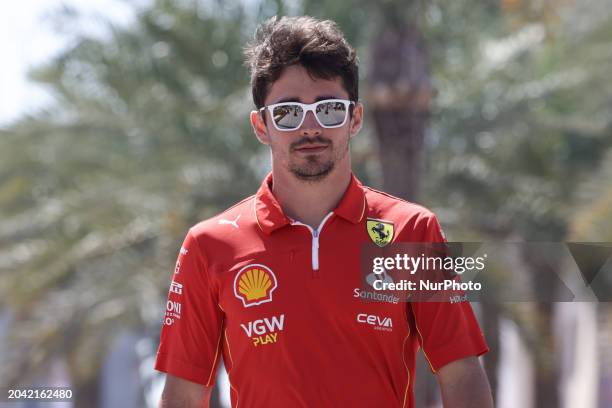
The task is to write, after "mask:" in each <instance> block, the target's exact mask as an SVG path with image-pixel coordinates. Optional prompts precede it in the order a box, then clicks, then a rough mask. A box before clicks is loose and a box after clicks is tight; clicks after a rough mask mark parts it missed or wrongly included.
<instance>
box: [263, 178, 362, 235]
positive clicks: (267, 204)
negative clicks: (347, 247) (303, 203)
mask: <svg viewBox="0 0 612 408" xmlns="http://www.w3.org/2000/svg"><path fill="white" fill-rule="evenodd" d="M334 213H335V214H336V215H338V216H339V217H342V218H344V219H345V220H347V221H349V222H352V223H353V224H356V223H358V222H359V221H361V219H362V218H363V215H364V213H365V191H364V189H363V186H362V184H361V182H360V181H359V180H358V179H357V177H355V175H353V174H351V181H350V183H349V186H348V187H347V189H346V191H345V192H344V195H343V196H342V200H340V204H338V207H337V208H336V209H335V210H334ZM255 217H256V218H257V224H258V225H259V227H260V228H261V229H262V231H263V232H265V233H266V234H271V233H272V232H273V231H274V230H277V229H279V228H281V227H284V226H285V225H288V224H290V223H291V220H290V219H289V217H287V216H286V215H285V213H284V212H283V209H282V208H281V206H280V204H279V203H278V201H277V200H276V197H274V193H272V173H270V174H268V175H267V176H266V178H265V179H264V181H263V183H261V187H259V190H258V191H257V194H255Z"/></svg>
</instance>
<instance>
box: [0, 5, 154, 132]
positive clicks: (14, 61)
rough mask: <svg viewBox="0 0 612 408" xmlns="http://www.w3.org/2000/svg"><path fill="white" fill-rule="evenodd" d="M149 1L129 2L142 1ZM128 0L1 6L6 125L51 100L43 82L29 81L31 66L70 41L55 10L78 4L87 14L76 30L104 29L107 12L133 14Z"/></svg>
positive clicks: (0, 71) (1, 108) (120, 18)
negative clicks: (38, 84) (40, 84)
mask: <svg viewBox="0 0 612 408" xmlns="http://www.w3.org/2000/svg"><path fill="white" fill-rule="evenodd" d="M143 2H144V0H143V1H138V2H129V4H132V5H133V4H134V3H137V4H141V3H143ZM126 4H128V2H127V1H122V0H87V1H80V0H18V1H14V2H13V1H10V2H3V5H2V11H1V12H0V38H2V41H0V59H1V62H0V126H2V125H5V124H7V123H8V122H10V121H12V120H14V119H16V118H18V117H19V116H20V115H22V114H24V113H26V112H30V111H32V110H35V109H36V108H38V107H41V106H44V105H45V104H46V103H49V102H50V100H51V98H50V96H49V95H48V94H47V93H45V91H44V90H43V89H41V88H40V87H36V86H34V85H33V84H31V83H29V82H28V79H27V72H28V69H29V68H31V67H33V66H37V65H38V64H40V63H42V62H44V61H45V60H48V59H49V58H50V57H52V56H53V55H54V54H55V53H57V52H58V51H59V50H61V49H62V48H63V47H65V46H66V45H67V43H68V41H67V40H68V38H67V37H66V35H65V34H61V33H59V32H58V31H57V30H56V28H57V27H54V23H53V21H51V18H50V15H52V14H53V13H54V12H56V11H58V10H60V9H61V8H62V6H64V5H65V6H69V7H73V8H74V9H75V10H76V11H78V12H79V13H80V14H82V15H83V16H84V17H85V18H84V19H83V23H82V24H79V27H69V29H70V30H71V31H73V32H74V30H78V31H81V32H82V31H86V32H88V33H92V34H95V35H104V31H103V29H102V24H100V21H101V20H102V17H106V18H108V19H110V20H111V21H113V22H114V23H116V24H120V25H123V24H126V23H128V22H130V21H131V19H132V18H133V6H127V5H126Z"/></svg>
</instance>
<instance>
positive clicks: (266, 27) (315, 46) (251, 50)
mask: <svg viewBox="0 0 612 408" xmlns="http://www.w3.org/2000/svg"><path fill="white" fill-rule="evenodd" d="M244 55H245V58H246V59H245V65H246V66H247V67H248V68H249V72H250V73H251V90H252V93H253V102H254V103H255V106H257V108H258V109H259V108H261V107H263V106H264V100H265V99H266V96H267V95H268V92H269V90H270V86H271V85H272V84H273V83H274V81H276V80H277V79H278V78H279V77H280V76H281V74H282V72H283V70H284V69H285V68H286V67H288V66H291V65H295V64H300V65H302V66H303V67H304V68H305V69H306V70H307V71H308V73H309V74H310V75H311V76H312V77H314V78H321V79H333V78H336V77H340V78H341V79H342V85H343V86H344V89H345V90H346V91H347V92H348V94H349V99H350V100H352V101H357V100H358V98H359V84H358V81H359V70H358V60H357V54H356V52H355V49H354V48H353V47H351V45H350V44H349V43H348V42H347V41H346V39H345V38H344V34H343V33H342V31H340V28H339V27H338V25H337V24H336V23H335V22H333V21H330V20H317V19H315V18H312V17H308V16H302V17H282V18H281V19H277V18H276V17H272V18H270V19H269V20H267V21H266V22H264V23H263V24H261V25H260V26H259V27H258V28H257V30H256V32H255V39H254V41H253V42H250V43H249V44H247V46H246V47H245V49H244Z"/></svg>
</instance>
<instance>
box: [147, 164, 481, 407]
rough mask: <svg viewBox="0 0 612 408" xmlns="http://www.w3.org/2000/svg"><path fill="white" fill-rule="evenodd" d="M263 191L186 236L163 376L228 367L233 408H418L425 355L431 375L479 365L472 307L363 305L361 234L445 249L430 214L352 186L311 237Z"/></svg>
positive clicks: (169, 311) (164, 337) (207, 376)
mask: <svg viewBox="0 0 612 408" xmlns="http://www.w3.org/2000/svg"><path fill="white" fill-rule="evenodd" d="M271 184H272V177H271V175H269V176H268V177H267V178H266V179H265V181H264V182H263V184H262V186H261V187H260V189H259V191H258V192H257V194H256V195H254V196H251V197H249V198H247V199H245V200H243V201H242V202H240V203H238V204H236V205H235V206H233V207H231V208H230V209H228V210H227V211H225V212H224V213H222V214H220V215H218V216H216V217H214V218H211V219H208V220H206V221H203V222H201V223H199V224H197V225H196V226H194V227H193V228H191V229H190V230H189V233H188V234H187V237H186V238H185V242H184V243H183V246H182V248H181V250H180V254H179V257H178V261H177V264H176V268H175V272H174V275H173V280H172V283H171V286H170V292H169V294H168V300H167V304H166V314H165V316H164V325H163V328H162V331H161V342H160V345H159V350H158V354H157V361H156V365H155V368H156V369H157V370H160V371H163V372H166V373H169V374H172V375H175V376H177V377H181V378H184V379H186V380H189V381H192V382H195V383H199V384H202V385H206V386H210V385H212V384H213V382H214V380H215V373H216V369H217V366H218V364H219V359H220V358H221V356H223V361H224V363H225V367H226V369H227V371H228V374H229V381H230V384H231V400H232V406H233V407H237V406H240V407H245V408H251V407H266V408H269V407H373V406H381V407H413V406H414V399H413V385H414V369H415V354H416V351H417V350H418V348H419V346H421V347H423V350H424V352H425V355H426V357H427V359H428V360H429V363H430V365H431V367H432V370H434V371H437V370H438V369H439V368H441V367H442V366H444V365H445V364H447V363H450V362H452V361H454V360H457V359H460V358H464V357H468V356H478V355H481V354H483V353H485V352H486V351H487V345H486V343H485V341H484V338H483V335H482V333H481V331H480V329H479V326H478V323H477V321H476V319H475V317H474V313H473V311H472V308H471V306H470V304H469V303H468V302H462V303H433V302H424V303H403V302H398V303H391V302H371V301H370V302H364V301H363V300H362V299H361V297H360V290H361V288H362V277H361V272H360V250H361V245H362V244H363V243H367V242H370V243H371V239H370V237H369V235H368V232H367V230H366V223H367V220H368V219H375V220H385V221H387V222H391V223H393V225H394V230H395V232H394V237H393V242H442V241H444V238H443V236H442V233H441V230H440V226H439V224H438V221H437V220H436V217H435V216H434V214H433V213H431V212H430V211H428V210H427V209H425V208H423V207H420V206H418V205H415V204H411V203H408V202H406V201H403V200H400V199H398V198H395V197H391V196H389V195H387V194H384V193H381V192H379V191H376V190H373V189H371V188H368V187H364V186H363V185H361V183H360V182H359V181H358V180H357V179H356V178H355V177H354V176H353V177H352V179H351V182H350V185H349V187H348V189H347V190H346V192H345V194H344V196H343V198H342V200H341V202H340V204H339V205H338V208H336V209H335V210H334V211H333V212H331V213H330V214H329V215H328V216H327V217H325V219H324V220H323V221H322V222H321V225H320V226H319V228H318V229H316V230H313V229H312V228H310V227H309V226H306V225H304V224H301V223H298V222H292V220H291V219H289V218H288V217H287V216H286V215H285V214H284V213H283V211H282V209H281V206H280V204H279V203H278V201H277V200H276V198H275V197H274V195H273V194H272V191H271Z"/></svg>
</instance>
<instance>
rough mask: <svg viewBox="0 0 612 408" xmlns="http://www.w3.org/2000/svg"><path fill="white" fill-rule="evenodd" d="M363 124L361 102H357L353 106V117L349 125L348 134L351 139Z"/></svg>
mask: <svg viewBox="0 0 612 408" xmlns="http://www.w3.org/2000/svg"><path fill="white" fill-rule="evenodd" d="M362 124H363V104H362V103H361V102H357V103H356V104H355V108H354V109H353V117H352V118H351V122H350V123H349V132H350V136H351V138H352V137H353V136H355V135H356V134H357V133H359V131H360V130H361V125H362Z"/></svg>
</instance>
